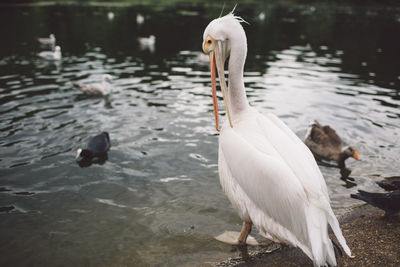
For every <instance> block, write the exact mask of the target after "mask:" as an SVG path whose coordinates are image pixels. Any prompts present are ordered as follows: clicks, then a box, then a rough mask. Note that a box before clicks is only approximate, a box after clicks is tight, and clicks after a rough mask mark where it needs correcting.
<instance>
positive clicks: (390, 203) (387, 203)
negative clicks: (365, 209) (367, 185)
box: [350, 190, 400, 217]
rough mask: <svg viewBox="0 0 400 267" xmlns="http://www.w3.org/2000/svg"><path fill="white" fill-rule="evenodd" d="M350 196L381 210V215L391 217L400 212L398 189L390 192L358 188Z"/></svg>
mask: <svg viewBox="0 0 400 267" xmlns="http://www.w3.org/2000/svg"><path fill="white" fill-rule="evenodd" d="M350 196H351V197H352V198H355V199H358V200H362V201H364V202H367V203H368V204H370V205H372V206H374V207H377V208H379V209H381V210H383V211H384V213H383V214H382V217H391V216H394V215H396V214H397V213H398V212H400V190H395V191H393V192H390V193H371V192H367V191H363V190H358V193H357V194H351V195H350Z"/></svg>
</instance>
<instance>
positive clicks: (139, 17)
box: [136, 13, 144, 26]
mask: <svg viewBox="0 0 400 267" xmlns="http://www.w3.org/2000/svg"><path fill="white" fill-rule="evenodd" d="M143 23H144V17H143V15H142V14H140V13H138V14H137V15H136V24H137V25H138V26H141V25H142V24H143Z"/></svg>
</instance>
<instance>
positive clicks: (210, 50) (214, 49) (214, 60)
mask: <svg viewBox="0 0 400 267" xmlns="http://www.w3.org/2000/svg"><path fill="white" fill-rule="evenodd" d="M203 51H204V53H206V54H208V55H209V57H210V72H211V87H212V97H213V104H214V116H215V128H216V129H217V131H218V132H220V131H221V129H220V128H219V118H218V99H217V74H218V79H219V85H220V88H221V92H222V98H223V100H224V104H225V109H226V115H227V117H228V120H229V125H230V126H231V127H232V128H233V124H232V120H231V116H230V112H229V104H228V97H227V94H226V92H227V86H226V83H225V73H224V58H225V56H224V55H225V53H226V48H224V47H223V45H222V43H221V41H216V40H215V39H214V38H212V37H211V36H207V39H206V40H204V42H203Z"/></svg>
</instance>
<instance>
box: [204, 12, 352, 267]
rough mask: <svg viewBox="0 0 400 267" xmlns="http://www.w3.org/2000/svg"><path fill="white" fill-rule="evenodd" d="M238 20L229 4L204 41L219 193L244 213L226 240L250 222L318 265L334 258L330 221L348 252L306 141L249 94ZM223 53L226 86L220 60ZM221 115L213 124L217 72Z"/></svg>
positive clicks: (244, 43)
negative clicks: (222, 105) (253, 102)
mask: <svg viewBox="0 0 400 267" xmlns="http://www.w3.org/2000/svg"><path fill="white" fill-rule="evenodd" d="M241 22H244V20H243V19H241V18H240V17H237V16H235V15H234V14H233V13H232V12H231V13H229V14H228V15H226V16H224V17H220V18H217V19H214V20H213V21H211V22H210V23H209V24H208V26H207V27H206V29H205V31H204V34H203V43H202V48H203V51H204V53H206V54H208V55H209V59H210V71H211V87H212V95H213V104H214V114H215V119H216V129H217V131H219V132H220V135H219V151H218V172H219V177H220V183H221V186H222V188H223V190H224V191H225V194H226V195H227V197H228V198H229V200H230V201H231V203H232V204H233V207H234V208H235V209H236V210H237V212H238V213H239V216H240V218H241V219H242V220H243V227H242V231H241V232H240V234H239V236H238V237H237V238H235V239H229V237H227V238H226V240H224V241H225V242H227V243H230V244H246V240H247V237H248V235H249V233H250V232H251V229H252V226H253V225H255V226H256V227H257V228H258V229H259V231H260V233H261V235H263V236H264V237H266V238H268V239H271V240H273V241H275V242H281V243H286V244H289V245H292V246H295V247H299V248H300V249H301V250H302V251H303V252H304V253H305V254H306V255H307V256H308V257H309V258H310V259H311V260H312V261H313V262H314V265H316V266H321V265H326V264H330V265H336V259H335V253H334V247H333V246H334V245H333V243H332V242H331V240H330V239H329V236H328V225H330V227H331V228H332V230H333V232H334V234H335V235H336V237H337V239H338V241H339V243H340V245H341V246H342V248H343V249H344V251H345V252H346V253H347V254H348V255H349V256H350V255H351V252H350V249H349V247H348V246H347V244H346V241H345V239H344V237H343V235H342V231H341V229H340V226H339V223H338V220H337V218H336V216H335V214H334V213H333V211H332V208H331V206H330V200H329V195H328V189H327V186H326V183H325V180H324V178H323V177H322V174H321V172H320V170H319V168H318V165H317V163H316V161H315V159H314V157H313V155H312V153H311V152H310V150H309V149H308V148H307V147H306V146H305V145H304V143H303V142H302V141H301V140H300V139H299V138H298V137H297V136H296V135H295V134H294V133H293V132H292V131H291V130H290V129H289V128H288V126H286V125H285V123H284V122H282V121H281V120H280V119H279V118H278V117H277V116H276V115H274V114H272V113H269V114H266V115H265V116H264V115H262V114H261V113H259V112H258V111H257V110H256V109H254V108H253V107H251V106H250V105H249V103H248V101H247V96H246V91H245V87H244V81H243V69H244V63H245V59H246V54H247V40H246V34H245V32H244V29H243V27H242V25H241ZM228 57H229V63H228V80H229V83H228V84H229V86H228V87H227V86H226V83H225V76H224V63H225V60H226V59H227V58H228ZM217 73H218V77H219V84H220V88H221V91H222V96H223V100H224V103H225V109H226V115H227V118H228V119H227V120H226V121H225V122H224V124H223V125H222V128H220V127H219V119H218V103H217V97H216V75H217Z"/></svg>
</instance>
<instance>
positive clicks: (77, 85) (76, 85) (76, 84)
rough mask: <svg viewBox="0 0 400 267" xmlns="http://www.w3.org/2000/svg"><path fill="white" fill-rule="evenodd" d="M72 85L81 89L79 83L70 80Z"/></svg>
mask: <svg viewBox="0 0 400 267" xmlns="http://www.w3.org/2000/svg"><path fill="white" fill-rule="evenodd" d="M71 84H72V86H73V87H75V88H78V89H79V90H81V85H80V84H78V83H74V82H71Z"/></svg>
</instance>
